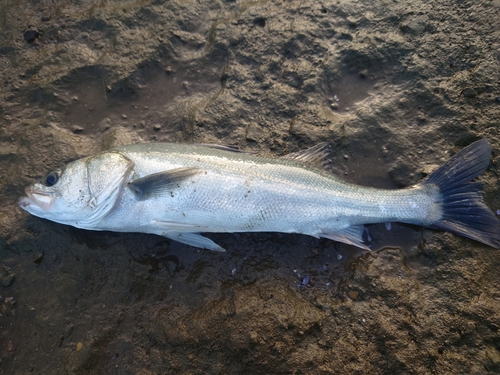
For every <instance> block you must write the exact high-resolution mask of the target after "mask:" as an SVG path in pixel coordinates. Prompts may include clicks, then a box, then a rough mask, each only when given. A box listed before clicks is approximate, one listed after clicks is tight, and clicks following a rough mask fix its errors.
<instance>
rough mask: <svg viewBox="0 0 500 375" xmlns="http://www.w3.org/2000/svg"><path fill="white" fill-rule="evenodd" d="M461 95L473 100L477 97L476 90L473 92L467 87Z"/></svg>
mask: <svg viewBox="0 0 500 375" xmlns="http://www.w3.org/2000/svg"><path fill="white" fill-rule="evenodd" d="M463 94H464V96H465V97H466V98H474V97H476V96H477V92H476V90H474V89H473V88H471V87H467V88H466V89H465V90H464V91H463Z"/></svg>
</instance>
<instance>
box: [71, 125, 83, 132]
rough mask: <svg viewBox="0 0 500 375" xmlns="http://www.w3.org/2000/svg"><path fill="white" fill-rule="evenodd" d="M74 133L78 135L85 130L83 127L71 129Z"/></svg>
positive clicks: (76, 126)
mask: <svg viewBox="0 0 500 375" xmlns="http://www.w3.org/2000/svg"><path fill="white" fill-rule="evenodd" d="M71 130H72V131H73V133H75V134H78V133H82V132H83V128H82V127H81V126H78V125H75V126H73V127H72V128H71Z"/></svg>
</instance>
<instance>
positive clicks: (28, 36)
mask: <svg viewBox="0 0 500 375" xmlns="http://www.w3.org/2000/svg"><path fill="white" fill-rule="evenodd" d="M39 35H40V34H39V33H38V30H36V29H30V30H26V31H25V32H24V33H23V37H24V40H25V41H26V43H33V42H34V41H35V39H36V38H38V36H39Z"/></svg>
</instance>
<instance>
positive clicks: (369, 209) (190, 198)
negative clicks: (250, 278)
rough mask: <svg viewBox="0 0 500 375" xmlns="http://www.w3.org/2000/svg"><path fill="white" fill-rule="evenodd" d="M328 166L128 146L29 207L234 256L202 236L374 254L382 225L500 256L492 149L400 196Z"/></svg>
mask: <svg viewBox="0 0 500 375" xmlns="http://www.w3.org/2000/svg"><path fill="white" fill-rule="evenodd" d="M328 157H329V147H328V144H326V143H321V144H319V145H317V146H315V147H312V148H310V149H308V150H305V151H302V152H297V153H293V154H289V155H286V156H284V157H281V158H277V159H271V158H265V157H260V156H257V155H254V154H251V153H245V152H240V151H238V150H235V149H231V148H228V147H223V146H211V145H196V144H189V145H188V144H175V143H149V144H135V145H128V146H122V147H117V148H114V149H112V150H109V151H105V152H101V153H99V154H97V155H94V156H90V157H86V158H83V159H79V160H76V161H74V162H72V163H69V164H68V165H66V166H65V167H64V168H62V169H60V170H56V171H53V172H50V173H49V174H48V175H47V176H46V177H45V179H44V180H43V182H42V183H35V184H33V185H32V186H30V187H28V188H26V195H27V197H21V198H20V200H19V206H20V207H21V208H23V209H24V210H26V211H28V212H29V213H31V214H32V215H35V216H38V217H41V218H45V219H48V220H52V221H55V222H58V223H62V224H67V225H72V226H74V227H77V228H83V229H89V230H100V231H102V230H107V231H116V232H142V233H153V234H157V235H161V236H165V237H168V238H170V239H172V240H175V241H179V242H182V243H184V244H188V245H191V246H194V247H199V248H205V249H210V250H215V251H224V249H223V248H222V247H220V246H219V245H217V244H216V243H215V242H213V241H212V240H210V239H208V238H206V237H203V236H201V235H200V234H199V233H201V232H226V233H233V232H283V233H302V234H307V235H310V236H314V237H317V238H319V237H321V238H328V239H331V240H335V241H339V242H343V243H346V244H350V245H354V246H357V247H360V248H362V249H366V250H369V247H368V244H367V243H365V241H364V240H363V232H364V224H370V223H381V222H402V223H409V224H416V225H420V226H423V227H427V228H434V229H439V230H444V231H449V232H452V233H455V234H458V235H461V236H465V237H468V238H471V239H473V240H476V241H479V242H482V243H484V244H487V245H489V246H492V247H495V248H499V247H500V226H499V221H498V220H497V218H496V217H495V215H494V214H493V213H492V212H491V211H490V210H489V209H488V207H487V206H486V205H485V204H484V203H483V200H482V197H481V184H480V183H479V182H471V180H473V179H475V178H476V177H477V176H479V175H480V174H481V173H483V172H484V171H485V170H486V168H487V167H488V165H489V163H490V159H491V146H490V145H489V143H488V141H487V140H485V139H483V140H480V141H477V142H475V143H473V144H471V145H469V146H468V147H467V148H465V149H463V150H462V151H460V152H459V153H457V154H456V155H455V156H453V157H452V158H451V159H450V160H449V161H448V162H447V163H446V164H444V165H443V166H442V167H441V168H439V169H438V170H436V171H435V172H434V173H432V174H431V175H430V176H429V177H428V178H427V179H426V180H424V181H422V182H420V183H419V184H417V185H415V186H412V187H408V188H405V189H399V190H385V189H375V188H370V187H363V186H358V185H355V184H351V183H347V182H345V181H343V180H341V179H339V178H338V177H336V176H335V175H334V174H332V173H330V172H329V171H327V170H326V169H325V168H323V167H324V166H325V165H326V164H327V163H328Z"/></svg>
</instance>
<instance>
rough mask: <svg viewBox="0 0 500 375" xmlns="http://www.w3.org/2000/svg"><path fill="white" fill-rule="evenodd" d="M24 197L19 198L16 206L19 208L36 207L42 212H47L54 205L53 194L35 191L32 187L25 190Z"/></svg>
mask: <svg viewBox="0 0 500 375" xmlns="http://www.w3.org/2000/svg"><path fill="white" fill-rule="evenodd" d="M25 193H26V195H27V196H26V197H21V198H20V199H19V201H18V204H19V206H20V207H21V208H23V209H26V208H28V207H30V206H36V207H39V208H41V209H42V210H48V209H49V208H50V207H52V204H53V203H54V194H53V193H51V192H45V191H39V190H35V189H33V188H32V187H27V188H26V189H25Z"/></svg>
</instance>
